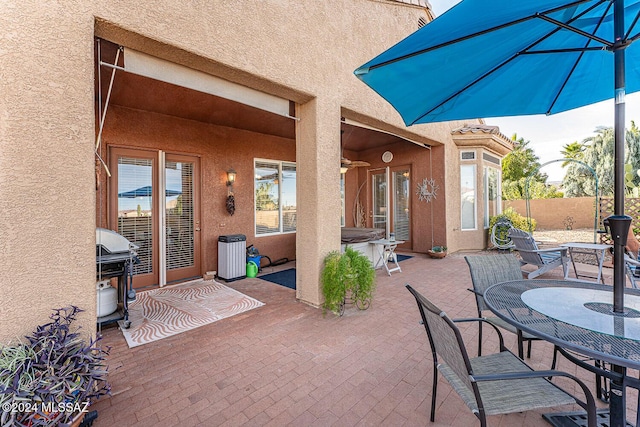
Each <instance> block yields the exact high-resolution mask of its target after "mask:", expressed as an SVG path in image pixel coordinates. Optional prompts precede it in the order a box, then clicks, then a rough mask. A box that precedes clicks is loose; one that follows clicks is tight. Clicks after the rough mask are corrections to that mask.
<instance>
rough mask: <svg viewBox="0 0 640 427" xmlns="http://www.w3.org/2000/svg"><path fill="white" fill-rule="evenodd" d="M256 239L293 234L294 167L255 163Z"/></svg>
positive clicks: (292, 164)
mask: <svg viewBox="0 0 640 427" xmlns="http://www.w3.org/2000/svg"><path fill="white" fill-rule="evenodd" d="M254 169H255V173H254V176H255V188H254V191H255V209H256V236H260V235H268V234H278V233H291V232H295V231H296V220H297V218H296V164H295V163H288V162H278V161H273V160H256V161H255V167H254Z"/></svg>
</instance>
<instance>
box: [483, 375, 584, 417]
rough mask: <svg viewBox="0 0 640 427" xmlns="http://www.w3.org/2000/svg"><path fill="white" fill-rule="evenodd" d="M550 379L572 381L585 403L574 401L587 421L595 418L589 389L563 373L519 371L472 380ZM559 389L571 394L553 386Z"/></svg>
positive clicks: (575, 378) (579, 381)
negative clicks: (576, 385)
mask: <svg viewBox="0 0 640 427" xmlns="http://www.w3.org/2000/svg"><path fill="white" fill-rule="evenodd" d="M551 377H565V378H569V379H571V380H573V381H574V382H575V383H576V384H578V386H580V388H581V389H582V392H583V394H584V396H585V399H586V402H583V401H580V400H579V399H577V398H576V401H577V402H578V403H579V404H580V406H582V407H583V408H585V409H586V410H587V412H588V414H589V419H592V420H593V419H595V416H596V402H595V399H594V398H593V394H591V391H590V390H589V387H587V385H586V384H585V383H583V382H582V381H581V380H580V379H578V378H577V377H575V376H574V375H571V374H569V373H567V372H564V371H556V370H554V369H550V370H544V371H521V372H505V373H502V374H494V375H478V376H476V375H474V376H473V379H474V380H475V381H478V382H479V381H502V380H518V379H526V378H551ZM554 385H555V386H556V387H558V388H559V389H561V390H563V391H564V392H565V393H567V394H571V393H569V392H568V391H566V390H564V389H563V388H562V387H560V386H558V385H557V384H554Z"/></svg>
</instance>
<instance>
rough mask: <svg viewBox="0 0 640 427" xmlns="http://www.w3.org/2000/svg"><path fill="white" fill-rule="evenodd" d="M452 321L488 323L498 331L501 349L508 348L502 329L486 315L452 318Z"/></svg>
mask: <svg viewBox="0 0 640 427" xmlns="http://www.w3.org/2000/svg"><path fill="white" fill-rule="evenodd" d="M451 321H453V322H454V323H465V322H482V323H486V324H487V325H489V326H491V327H492V328H493V330H494V331H496V334H498V341H499V346H500V351H504V350H506V347H505V346H504V339H503V338H502V332H500V329H499V328H498V327H497V326H496V325H494V324H493V323H491V322H489V321H488V320H487V319H485V318H484V317H466V318H462V319H451Z"/></svg>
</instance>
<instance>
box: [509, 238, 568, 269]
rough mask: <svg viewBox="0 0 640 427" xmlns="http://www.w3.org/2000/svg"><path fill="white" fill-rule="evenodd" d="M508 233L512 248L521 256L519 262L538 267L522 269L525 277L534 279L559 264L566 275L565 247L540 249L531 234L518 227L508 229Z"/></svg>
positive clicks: (566, 257) (566, 258) (566, 259)
mask: <svg viewBox="0 0 640 427" xmlns="http://www.w3.org/2000/svg"><path fill="white" fill-rule="evenodd" d="M508 234H509V238H510V239H511V241H512V242H513V245H514V249H516V250H517V251H518V253H519V254H520V257H521V258H522V261H520V264H522V265H526V264H532V265H535V266H536V267H538V268H537V269H536V270H534V271H531V272H527V271H523V273H525V274H526V275H527V279H534V278H536V277H538V276H540V275H541V274H544V273H546V272H547V271H551V270H553V269H554V268H557V267H560V266H562V270H563V272H564V276H565V277H566V276H567V268H568V267H569V257H568V255H567V251H568V249H567V248H548V249H540V248H538V244H537V243H536V241H535V240H533V237H532V236H531V234H529V233H527V232H526V231H524V230H520V229H518V228H512V229H510V230H509V233H508Z"/></svg>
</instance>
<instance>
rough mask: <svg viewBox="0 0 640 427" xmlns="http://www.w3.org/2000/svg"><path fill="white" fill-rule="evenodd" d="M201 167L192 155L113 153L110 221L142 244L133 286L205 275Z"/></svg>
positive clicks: (148, 152)
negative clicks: (200, 192)
mask: <svg viewBox="0 0 640 427" xmlns="http://www.w3.org/2000/svg"><path fill="white" fill-rule="evenodd" d="M198 164H199V162H198V158H196V157H191V156H180V155H174V154H165V153H163V152H161V151H145V150H133V149H122V148H114V149H112V151H111V170H112V172H113V176H112V183H113V185H111V187H110V200H111V204H110V206H111V207H112V208H111V210H110V217H111V223H112V224H114V223H115V225H116V228H117V231H118V233H120V234H122V235H123V236H124V237H126V238H127V239H128V240H129V241H131V242H132V243H134V244H136V245H138V246H139V249H138V250H137V252H138V258H139V259H140V263H139V264H136V265H134V275H135V277H134V281H133V284H134V287H136V288H141V287H145V286H151V285H160V286H163V285H165V284H166V283H168V282H175V281H181V280H185V279H188V278H192V277H196V276H199V275H200V274H201V272H200V233H199V230H200V217H199V180H198V179H197V177H198V176H199V175H198ZM163 193H164V194H163Z"/></svg>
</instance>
